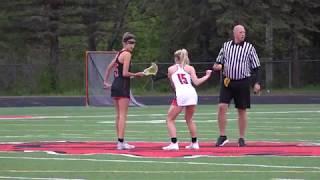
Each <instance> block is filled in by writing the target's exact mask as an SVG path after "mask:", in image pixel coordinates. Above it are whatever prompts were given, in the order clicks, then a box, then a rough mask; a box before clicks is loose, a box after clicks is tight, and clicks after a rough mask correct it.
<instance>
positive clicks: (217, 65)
mask: <svg viewBox="0 0 320 180" xmlns="http://www.w3.org/2000/svg"><path fill="white" fill-rule="evenodd" d="M212 69H213V70H214V71H221V70H222V64H217V63H215V64H214V65H213V67H212Z"/></svg>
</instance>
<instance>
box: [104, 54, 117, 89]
mask: <svg viewBox="0 0 320 180" xmlns="http://www.w3.org/2000/svg"><path fill="white" fill-rule="evenodd" d="M116 59H117V56H116V57H115V58H114V59H113V60H112V61H111V63H110V64H109V65H108V67H107V69H106V71H105V73H104V81H103V86H104V88H109V87H110V86H111V83H109V77H110V74H111V70H112V69H113V67H114V63H115V62H116Z"/></svg>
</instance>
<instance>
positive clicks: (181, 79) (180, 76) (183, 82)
mask: <svg viewBox="0 0 320 180" xmlns="http://www.w3.org/2000/svg"><path fill="white" fill-rule="evenodd" d="M177 75H178V79H179V81H180V83H181V84H188V80H187V78H186V77H185V75H186V74H177Z"/></svg>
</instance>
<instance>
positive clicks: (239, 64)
mask: <svg viewBox="0 0 320 180" xmlns="http://www.w3.org/2000/svg"><path fill="white" fill-rule="evenodd" d="M216 63H218V64H223V74H224V76H226V77H228V78H230V79H232V80H240V79H244V78H247V77H250V74H251V70H252V69H255V68H258V67H260V62H259V58H258V55H257V53H256V50H255V48H254V47H253V45H252V44H250V43H248V42H245V41H244V42H241V43H239V44H236V43H235V42H234V41H228V42H225V43H224V44H223V47H222V48H221V50H220V52H219V55H218V57H217V59H216Z"/></svg>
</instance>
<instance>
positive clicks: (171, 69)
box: [167, 66, 175, 91]
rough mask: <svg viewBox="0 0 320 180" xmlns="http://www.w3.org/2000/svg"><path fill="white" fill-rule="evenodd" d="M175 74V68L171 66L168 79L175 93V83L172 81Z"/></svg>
mask: <svg viewBox="0 0 320 180" xmlns="http://www.w3.org/2000/svg"><path fill="white" fill-rule="evenodd" d="M173 72H174V71H173V67H172V66H170V67H169V68H168V74H167V77H168V79H169V82H170V87H171V89H172V90H173V91H175V88H174V85H173V82H172V79H171V76H172V74H173Z"/></svg>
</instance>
